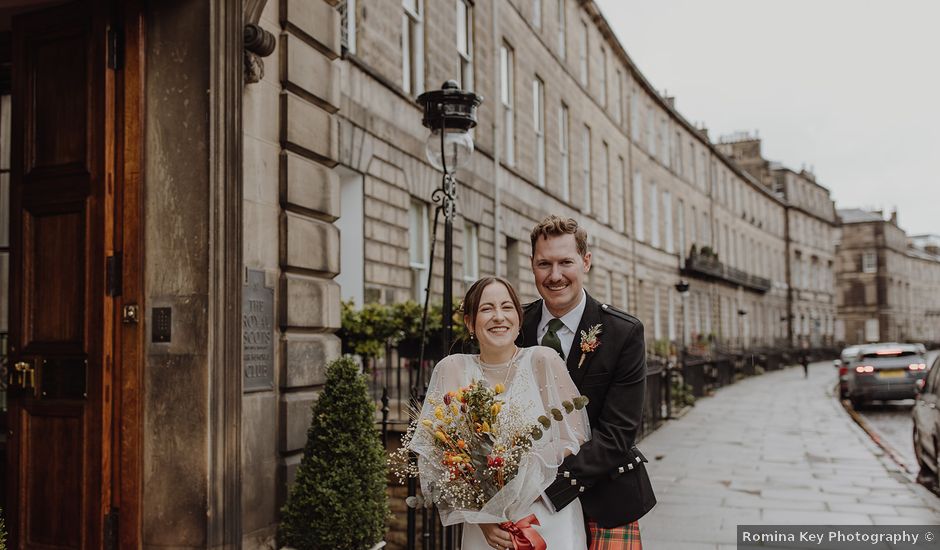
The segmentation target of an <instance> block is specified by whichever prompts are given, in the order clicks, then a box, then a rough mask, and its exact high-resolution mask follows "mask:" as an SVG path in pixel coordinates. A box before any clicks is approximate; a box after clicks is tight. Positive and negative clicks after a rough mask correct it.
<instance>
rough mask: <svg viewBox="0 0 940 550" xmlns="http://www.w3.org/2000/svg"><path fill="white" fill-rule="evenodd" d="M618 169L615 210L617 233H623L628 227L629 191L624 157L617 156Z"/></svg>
mask: <svg viewBox="0 0 940 550" xmlns="http://www.w3.org/2000/svg"><path fill="white" fill-rule="evenodd" d="M617 167H618V168H619V169H620V171H619V173H618V174H617V177H616V179H615V181H616V182H617V200H616V201H615V204H614V209H615V211H616V212H617V231H619V232H621V233H623V232H624V231H626V226H627V221H626V218H627V212H626V208H625V206H626V196H625V193H626V189H627V183H626V181H627V165H626V163H625V162H624V161H623V156H620V155H618V156H617Z"/></svg>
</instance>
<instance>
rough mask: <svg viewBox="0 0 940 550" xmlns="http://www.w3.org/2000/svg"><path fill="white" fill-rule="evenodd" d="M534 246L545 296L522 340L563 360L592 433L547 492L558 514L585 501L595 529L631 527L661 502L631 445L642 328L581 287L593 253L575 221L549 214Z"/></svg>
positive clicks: (638, 411)
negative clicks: (551, 349)
mask: <svg viewBox="0 0 940 550" xmlns="http://www.w3.org/2000/svg"><path fill="white" fill-rule="evenodd" d="M531 242H532V270H533V275H534V278H535V283H536V287H537V288H538V291H539V294H540V295H541V296H542V299H541V300H537V301H535V302H533V303H531V304H528V305H527V306H526V308H525V315H524V320H523V331H522V335H521V338H522V343H523V345H525V346H534V345H540V344H541V345H545V346H549V347H554V348H555V349H556V350H557V351H558V352H559V353H560V354H561V355H562V357H563V358H564V359H565V362H566V365H567V367H568V371H569V373H570V374H571V378H572V379H573V380H574V382H575V384H576V385H577V386H578V389H579V390H580V391H581V393H582V394H584V395H586V396H587V397H588V398H589V399H590V402H589V404H588V416H589V418H590V423H591V432H592V438H591V440H590V441H589V442H587V443H585V444H584V445H583V446H582V447H581V449H580V451H579V452H578V454H577V455H572V456H569V457H568V458H567V459H566V460H565V462H564V463H563V464H562V465H561V467H559V469H558V477H557V479H556V480H555V482H554V483H553V484H552V485H551V486H549V488H548V489H547V490H546V491H545V495H546V496H547V497H548V499H549V500H550V501H551V503H552V505H553V506H554V507H555V509H556V510H560V509H562V508H564V507H565V506H567V505H568V504H569V503H571V502H572V501H573V500H574V499H576V498H579V497H580V499H581V505H582V507H583V509H584V514H585V516H586V519H587V521H588V523H589V527H591V529H592V530H593V529H595V528H600V529H610V528H614V527H620V526H627V525H628V524H631V523H632V522H635V521H636V520H637V519H638V518H640V517H641V516H643V514H645V513H646V512H648V511H649V510H650V509H651V508H652V507H653V505H654V504H655V503H656V500H655V497H654V496H653V490H652V486H651V484H650V481H649V476H648V475H647V473H646V467H645V465H644V462H645V459H644V458H643V456H642V455H641V454H640V453H639V451H638V450H637V449H636V447H635V446H634V442H635V440H636V435H637V431H638V429H639V427H640V421H641V418H642V415H643V402H644V397H645V392H646V350H645V343H644V334H643V325H642V323H641V322H640V321H639V320H638V319H636V318H635V317H633V316H632V315H629V314H627V313H624V312H622V311H619V310H617V309H616V308H614V307H612V306H609V305H607V304H601V303H599V302H598V301H597V300H595V299H594V298H592V297H591V296H590V295H589V294H587V292H585V291H584V290H583V281H584V278H585V276H586V274H587V273H588V271H589V270H590V267H591V252H590V251H588V250H587V233H586V232H585V230H584V229H583V228H581V227H579V226H578V223H577V222H576V221H575V220H573V219H571V218H567V219H564V218H559V217H558V216H549V217H548V218H546V219H544V220H543V221H542V222H540V223H539V224H538V225H536V226H535V228H534V229H533V230H532V235H531ZM592 329H593V330H592ZM584 336H587V338H584ZM592 336H593V337H592ZM592 524H593V525H592ZM629 527H631V528H633V530H636V529H635V527H636V525H635V524H633V525H631V526H629ZM636 535H637V537H638V535H639V533H638V531H637V532H636ZM637 547H639V546H638V545H637Z"/></svg>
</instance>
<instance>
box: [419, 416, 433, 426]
mask: <svg viewBox="0 0 940 550" xmlns="http://www.w3.org/2000/svg"><path fill="white" fill-rule="evenodd" d="M421 424H423V425H424V426H425V427H426V428H430V427H431V426H433V425H434V422H431V421H430V420H428V419H427V418H425V419H424V420H422V421H421Z"/></svg>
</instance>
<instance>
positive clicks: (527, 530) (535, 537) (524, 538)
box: [499, 514, 546, 550]
mask: <svg viewBox="0 0 940 550" xmlns="http://www.w3.org/2000/svg"><path fill="white" fill-rule="evenodd" d="M533 525H541V524H540V523H539V520H538V518H536V517H535V514H529V515H528V516H526V517H524V518H522V519H520V520H519V521H517V522H515V523H513V522H511V521H504V522H503V523H500V524H499V526H500V527H502V528H503V529H505V530H506V531H509V534H510V535H512V547H513V548H514V549H515V550H546V545H545V539H543V538H542V535H540V534H539V532H538V531H536V530H535V529H534V528H532V526H533Z"/></svg>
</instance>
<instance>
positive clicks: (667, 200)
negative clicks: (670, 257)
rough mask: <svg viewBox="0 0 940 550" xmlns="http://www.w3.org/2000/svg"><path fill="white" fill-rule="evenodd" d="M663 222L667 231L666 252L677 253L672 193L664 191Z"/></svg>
mask: <svg viewBox="0 0 940 550" xmlns="http://www.w3.org/2000/svg"><path fill="white" fill-rule="evenodd" d="M663 222H664V224H665V227H664V229H665V230H666V252H675V242H674V239H673V232H672V193H670V192H669V191H663Z"/></svg>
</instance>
